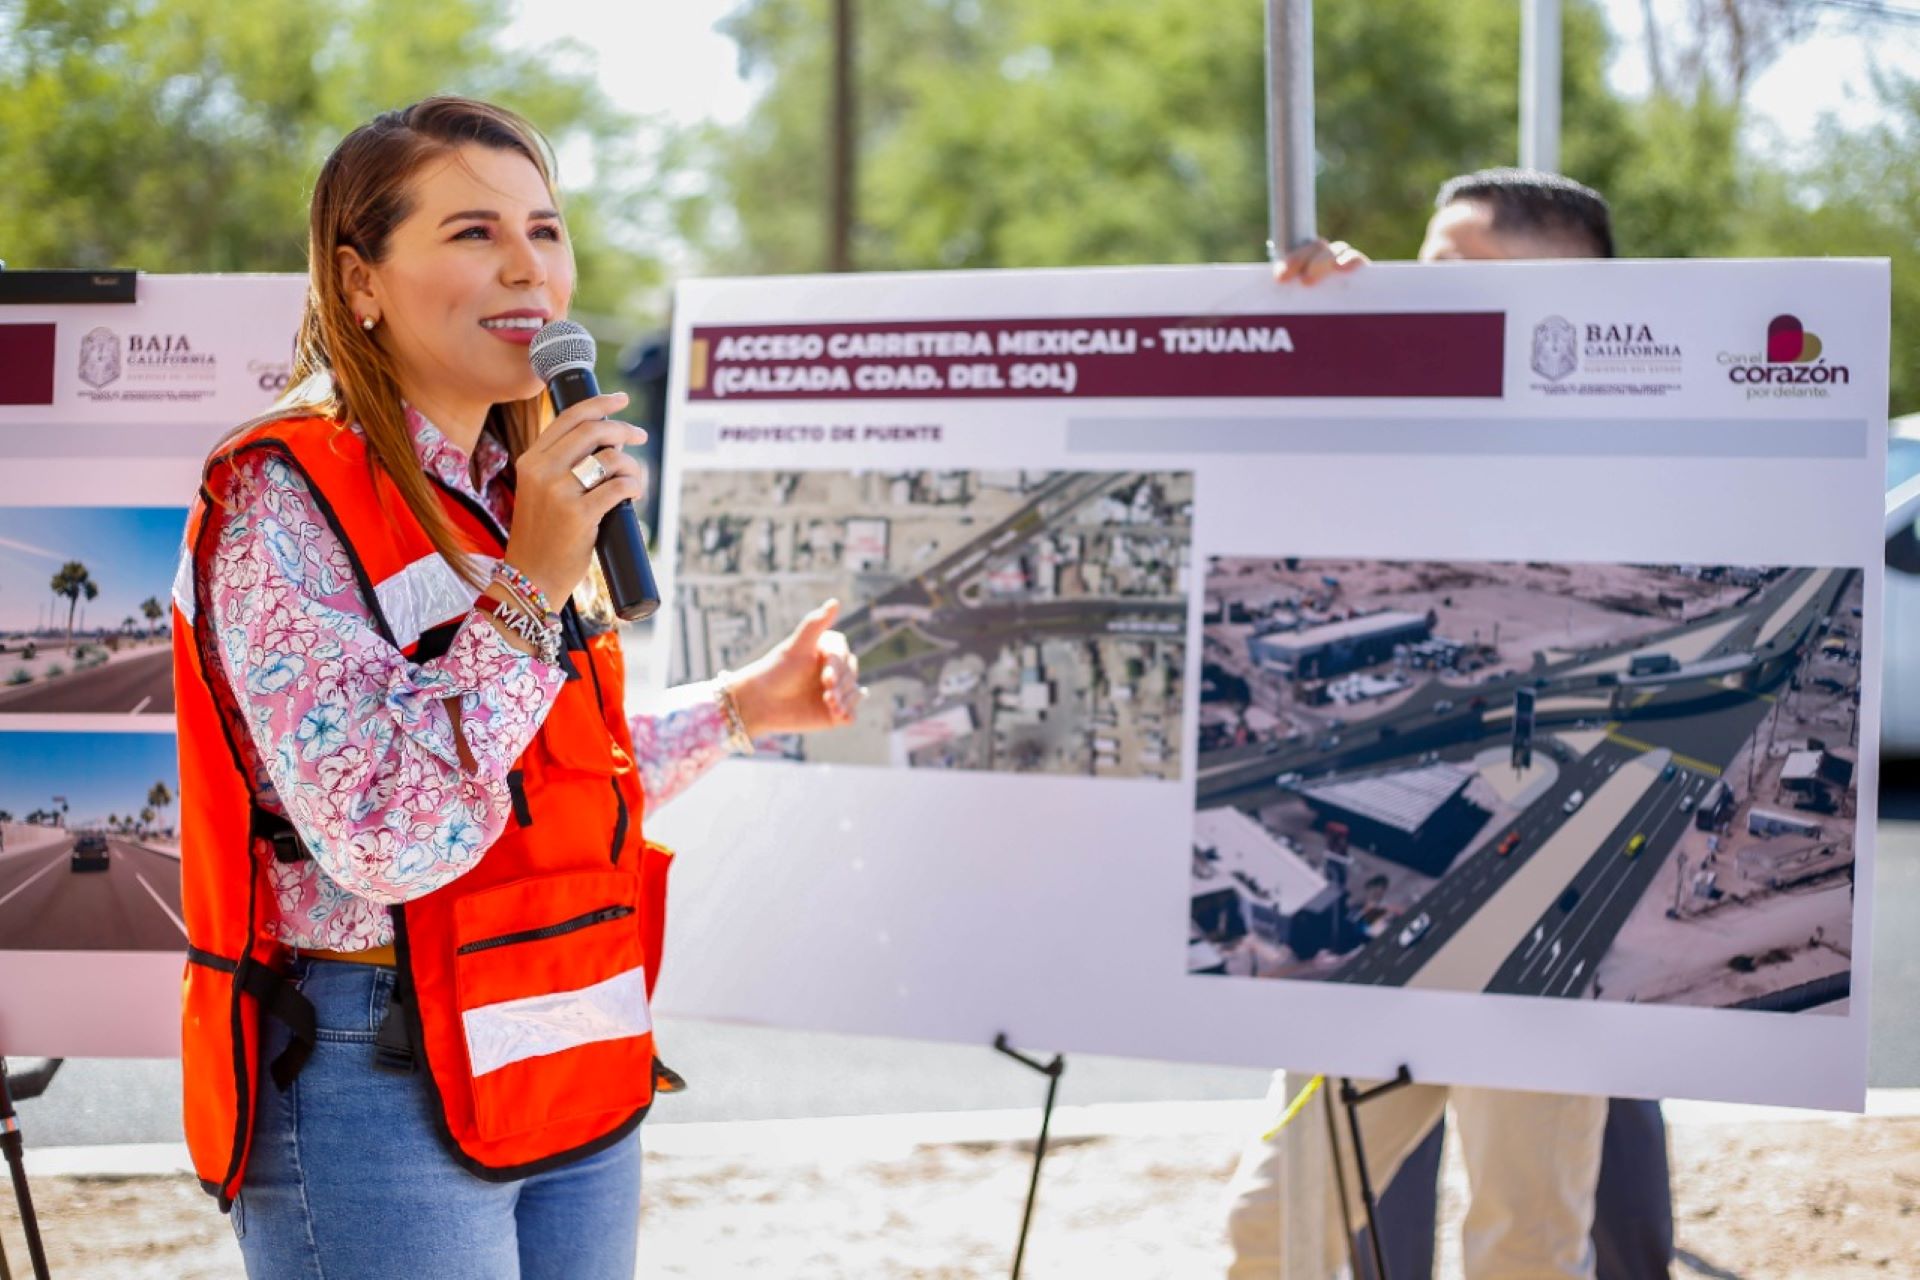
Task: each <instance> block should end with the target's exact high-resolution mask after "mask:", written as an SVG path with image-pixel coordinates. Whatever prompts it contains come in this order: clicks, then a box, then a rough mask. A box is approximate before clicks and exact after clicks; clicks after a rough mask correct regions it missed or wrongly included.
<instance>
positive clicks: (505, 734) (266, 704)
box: [208, 408, 729, 951]
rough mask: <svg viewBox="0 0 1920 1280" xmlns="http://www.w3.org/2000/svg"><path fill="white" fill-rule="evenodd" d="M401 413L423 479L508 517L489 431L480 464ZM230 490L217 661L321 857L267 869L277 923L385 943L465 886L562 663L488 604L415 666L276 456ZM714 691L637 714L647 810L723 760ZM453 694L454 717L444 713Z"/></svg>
mask: <svg viewBox="0 0 1920 1280" xmlns="http://www.w3.org/2000/svg"><path fill="white" fill-rule="evenodd" d="M407 425H408V427H409V429H410V430H411V433H412V438H413V445H414V451H415V453H416V454H417V455H418V457H419V460H420V464H421V465H422V466H423V467H425V468H426V469H427V471H428V472H429V473H430V474H432V475H434V476H436V477H437V478H438V479H440V480H441V481H442V482H443V483H445V484H447V485H448V486H450V487H452V488H454V489H457V490H459V491H461V492H464V493H466V494H468V495H469V496H472V497H475V498H478V499H479V500H480V501H481V502H482V503H484V504H485V506H486V507H487V509H488V510H489V511H490V512H492V513H493V515H494V517H495V519H497V520H498V521H499V522H500V523H501V524H502V525H503V526H505V525H506V524H508V523H509V521H510V520H511V517H512V511H513V493H512V490H511V489H510V488H509V487H508V486H507V484H506V483H505V481H504V479H503V474H504V472H505V470H506V466H507V461H508V459H507V455H506V451H505V450H504V449H503V448H502V447H501V446H500V445H499V443H498V442H497V441H495V440H494V439H493V438H492V437H490V436H482V437H481V439H480V442H479V444H478V446H477V447H476V449H475V451H474V456H473V458H472V459H471V460H470V459H469V457H468V455H467V454H466V452H465V451H464V450H462V449H461V448H459V446H457V445H455V444H454V443H453V442H452V441H450V440H448V439H447V438H446V437H445V436H444V435H443V434H441V432H440V431H439V430H438V429H437V428H436V427H434V426H433V424H432V423H430V422H428V421H427V420H426V418H425V417H423V416H422V415H421V414H420V413H419V412H417V411H416V410H414V409H412V408H409V409H408V410H407ZM476 476H477V478H478V484H477V485H476V483H475V479H476ZM223 496H224V497H225V499H226V503H225V507H224V509H221V510H216V511H215V512H214V513H213V516H212V518H214V519H216V520H217V521H218V522H219V530H218V535H217V542H216V544H215V548H214V555H213V560H212V564H211V568H210V571H209V581H208V595H209V601H210V605H211V609H212V619H213V625H214V627H215V628H216V631H215V634H216V635H217V637H218V643H219V648H220V657H221V667H222V670H223V672H224V673H225V676H226V679H227V683H228V685H229V686H230V687H231V688H232V690H233V693H234V696H235V698H236V699H237V700H238V705H239V707H240V713H241V715H242V717H243V718H244V719H245V721H246V724H247V728H248V731H249V734H248V740H247V741H245V742H243V743H242V744H241V748H242V754H243V756H245V757H246V759H245V764H246V766H247V768H248V772H249V773H250V774H251V776H252V779H253V785H254V789H255V794H256V795H257V796H258V797H259V800H260V803H261V804H262V806H263V807H265V808H266V809H268V810H270V811H273V812H275V813H280V814H284V815H285V816H286V817H287V818H288V819H289V820H290V821H291V822H292V823H293V825H294V828H295V829H296V830H297V831H298V832H299V833H300V838H301V840H302V841H303V842H304V843H305V844H306V847H307V849H308V850H309V851H310V852H311V853H312V855H313V856H312V858H310V859H306V860H302V861H300V862H293V863H284V862H278V861H275V862H273V863H271V864H270V865H271V867H272V877H273V885H274V896H275V899H276V901H277V904H278V917H277V920H275V921H274V922H273V924H272V929H273V932H274V935H275V936H276V937H277V938H278V939H279V940H280V941H281V942H284V943H286V944H288V945H289V946H294V947H302V948H317V949H322V950H328V951H360V950H365V949H366V948H369V947H376V946H381V945H384V944H386V943H389V942H391V941H392V940H393V923H392V920H391V918H390V917H389V915H388V912H387V907H388V906H389V905H390V904H393V903H399V902H405V901H408V900H409V899H412V898H417V897H420V896H421V895H423V894H427V893H431V892H432V891H433V890H435V889H438V888H440V887H441V886H442V885H445V884H447V883H449V882H450V881H452V880H454V879H456V878H457V877H459V876H460V875H461V874H462V873H463V872H465V871H467V870H469V869H471V868H472V867H473V866H474V865H475V864H476V863H478V862H479V860H480V858H481V857H482V856H483V855H484V853H485V852H486V850H487V848H488V846H490V845H491V844H492V843H493V841H494V840H495V838H496V837H498V836H499V834H500V832H501V831H502V829H504V827H505V825H506V820H507V815H508V813H509V812H510V808H511V798H510V796H509V793H508V786H507V774H508V771H509V770H511V769H512V767H513V763H514V761H515V760H517V759H518V758H519V756H520V754H521V752H522V751H524V750H525V749H526V747H527V744H528V743H530V742H531V741H532V740H533V736H534V734H535V733H536V732H537V731H538V730H539V728H540V724H541V722H542V721H543V720H544V719H545V718H546V714H547V711H548V710H549V709H550V708H551V707H552V705H553V702H554V699H555V697H556V696H557V695H558V693H559V691H560V686H561V684H562V682H563V679H564V675H563V673H562V672H561V670H560V669H559V668H558V667H555V666H549V665H547V664H545V663H543V662H541V661H540V660H539V659H537V658H535V657H532V656H531V655H528V654H524V653H521V652H520V651H519V650H517V649H515V648H514V647H513V646H511V645H509V644H508V643H507V642H506V641H505V640H504V639H502V638H501V636H500V633H499V632H498V631H497V630H495V629H494V626H493V624H492V623H490V622H488V621H487V620H486V619H485V618H483V617H482V616H481V615H479V614H478V613H469V614H468V615H467V618H466V621H465V622H464V623H463V624H462V625H461V626H460V628H459V631H458V632H457V633H456V635H455V636H454V639H453V642H452V644H451V645H450V646H449V647H448V649H447V651H446V653H445V654H444V655H443V656H441V657H439V658H435V659H433V660H432V661H429V662H421V663H414V662H411V661H409V660H408V659H407V658H406V657H405V656H404V655H403V654H402V653H401V652H400V651H399V650H398V649H396V648H394V647H393V646H392V645H390V644H388V643H387V642H386V640H385V639H384V638H382V637H381V635H380V634H379V632H378V631H376V630H375V628H374V625H373V621H372V610H371V609H370V608H369V607H368V605H367V602H366V600H365V599H364V598H363V597H362V595H361V592H360V589H359V587H358V585H357V584H356V583H355V581H354V576H353V571H352V569H351V567H350V566H349V563H348V560H347V554H346V549H345V547H343V546H342V545H341V543H340V540H339V539H338V538H337V537H336V536H335V535H334V533H333V530H332V528H331V526H329V525H328V523H327V521H326V520H325V519H324V518H323V516H322V514H321V512H320V510H319V508H318V506H317V504H316V503H315V501H314V497H313V494H312V491H311V490H310V489H309V488H308V486H307V484H306V481H305V480H304V479H303V478H302V476H301V475H300V473H299V472H298V471H296V470H294V469H293V468H292V467H290V466H288V465H287V463H286V462H285V461H284V460H282V459H280V458H278V457H276V456H272V455H265V456H261V455H253V456H249V457H246V458H243V460H242V461H241V462H240V463H239V464H238V465H236V466H235V467H234V468H233V471H232V482H231V487H230V488H229V491H228V492H227V494H225V495H223ZM717 692H718V691H717V689H716V688H715V687H714V686H713V685H712V684H711V683H705V684H691V685H684V686H681V687H680V688H677V689H674V690H670V691H669V692H668V694H667V695H666V696H665V698H664V699H663V701H662V703H661V705H659V706H657V707H655V708H653V709H651V711H650V712H647V713H642V714H640V715H637V716H634V717H632V719H631V720H630V727H631V729H632V731H633V744H634V755H635V762H636V764H637V765H638V766H639V768H640V772H641V780H642V783H643V785H644V787H645V791H646V796H647V803H648V807H649V808H657V807H658V806H660V805H661V804H664V803H665V802H666V801H667V800H668V799H670V798H671V797H673V796H674V795H675V794H677V793H678V792H680V791H681V790H682V789H684V788H685V787H686V786H687V785H688V784H689V783H691V782H692V781H694V779H696V778H698V777H699V776H700V775H701V774H703V773H705V772H706V771H707V770H708V769H709V768H711V767H712V766H713V764H714V763H715V762H717V761H718V760H720V759H721V758H723V757H724V756H725V755H726V754H727V753H728V750H729V747H728V737H727V725H726V719H725V716H724V713H723V712H722V710H721V708H720V704H719V701H718V698H717ZM454 698H457V699H459V706H460V723H459V728H458V729H457V730H456V728H455V727H454V722H453V717H452V716H451V715H450V714H449V713H448V710H447V707H446V702H447V700H449V699H454ZM456 733H457V734H458V735H459V736H460V737H461V738H464V739H465V741H466V744H467V748H468V750H469V753H470V755H471V758H472V760H473V763H474V767H473V768H471V769H468V768H466V767H464V766H463V765H462V763H461V759H460V749H459V743H458V741H456V736H455V735H456Z"/></svg>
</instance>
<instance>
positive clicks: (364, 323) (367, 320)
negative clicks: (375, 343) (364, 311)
mask: <svg viewBox="0 0 1920 1280" xmlns="http://www.w3.org/2000/svg"><path fill="white" fill-rule="evenodd" d="M379 323H380V322H379V321H378V320H375V319H374V318H373V317H372V316H362V317H361V319H360V327H361V328H362V329H365V330H366V331H367V332H368V333H372V332H373V326H375V325H376V324H379Z"/></svg>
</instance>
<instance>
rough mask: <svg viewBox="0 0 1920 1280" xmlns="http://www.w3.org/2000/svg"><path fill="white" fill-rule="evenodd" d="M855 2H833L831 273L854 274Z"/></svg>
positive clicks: (828, 219) (829, 210)
mask: <svg viewBox="0 0 1920 1280" xmlns="http://www.w3.org/2000/svg"><path fill="white" fill-rule="evenodd" d="M853 61H854V58H853V0H833V95H832V104H833V105H832V107H831V110H832V112H833V120H832V134H833V146H832V152H833V158H832V166H833V168H832V174H831V177H830V185H831V190H830V191H829V192H828V193H827V202H828V207H827V270H829V271H851V270H853V184H854V155H853V115H854V97H853Z"/></svg>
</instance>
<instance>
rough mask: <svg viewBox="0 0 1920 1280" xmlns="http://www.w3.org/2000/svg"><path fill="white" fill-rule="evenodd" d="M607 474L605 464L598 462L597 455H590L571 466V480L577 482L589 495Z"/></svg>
mask: <svg viewBox="0 0 1920 1280" xmlns="http://www.w3.org/2000/svg"><path fill="white" fill-rule="evenodd" d="M609 474H610V473H609V472H608V471H607V464H606V463H604V462H602V461H600V457H599V455H598V454H592V453H590V454H588V455H587V456H586V457H584V458H582V459H580V461H578V462H576V463H574V464H573V478H574V479H575V480H578V481H579V482H580V487H581V488H582V489H583V490H585V491H586V492H589V493H591V492H592V491H593V489H594V486H596V485H598V484H599V483H600V482H601V481H603V480H605V479H606V478H607V476H608V475H609Z"/></svg>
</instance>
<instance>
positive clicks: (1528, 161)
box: [1520, 0, 1561, 173]
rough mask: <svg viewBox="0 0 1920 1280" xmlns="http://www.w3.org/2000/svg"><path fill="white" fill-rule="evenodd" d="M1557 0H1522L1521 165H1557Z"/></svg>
mask: <svg viewBox="0 0 1920 1280" xmlns="http://www.w3.org/2000/svg"><path fill="white" fill-rule="evenodd" d="M1560 63H1561V58H1560V0H1523V7H1522V9H1521V16H1520V165H1521V167H1522V168H1524V169H1539V170H1542V171H1544V172H1546V173H1557V172H1559V169H1560Z"/></svg>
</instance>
